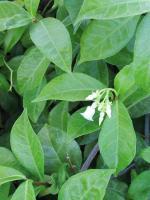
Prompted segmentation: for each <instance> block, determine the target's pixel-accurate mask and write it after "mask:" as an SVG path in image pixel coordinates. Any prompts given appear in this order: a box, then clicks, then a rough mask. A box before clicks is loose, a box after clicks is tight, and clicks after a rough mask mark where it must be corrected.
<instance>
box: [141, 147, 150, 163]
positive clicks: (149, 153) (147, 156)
mask: <svg viewBox="0 0 150 200" xmlns="http://www.w3.org/2000/svg"><path fill="white" fill-rule="evenodd" d="M141 157H142V158H143V159H144V160H145V161H146V162H148V163H150V147H147V148H145V149H143V151H142V153H141Z"/></svg>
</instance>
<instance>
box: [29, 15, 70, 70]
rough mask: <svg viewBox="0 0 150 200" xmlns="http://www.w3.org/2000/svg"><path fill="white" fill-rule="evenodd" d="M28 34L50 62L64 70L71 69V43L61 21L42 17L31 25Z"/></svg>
mask: <svg viewBox="0 0 150 200" xmlns="http://www.w3.org/2000/svg"><path fill="white" fill-rule="evenodd" d="M30 36H31V39H32V41H33V42H34V44H35V45H36V46H37V47H38V48H39V49H40V51H41V52H42V53H43V54H44V55H45V56H46V57H47V58H48V59H49V60H50V61H51V62H53V63H54V64H55V65H57V66H58V67H60V68H61V69H62V70H64V71H66V72H69V71H71V62H72V45H71V40H70V36H69V33H68V31H67V29H66V28H65V26H64V25H63V23H62V22H60V21H59V20H57V19H55V18H46V19H42V20H40V21H39V22H38V23H35V24H34V25H32V26H31V29H30Z"/></svg>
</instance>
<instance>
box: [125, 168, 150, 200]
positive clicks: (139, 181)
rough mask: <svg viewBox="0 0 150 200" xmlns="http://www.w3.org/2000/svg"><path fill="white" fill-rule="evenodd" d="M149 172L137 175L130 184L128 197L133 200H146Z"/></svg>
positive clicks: (149, 178) (149, 195) (149, 193)
mask: <svg viewBox="0 0 150 200" xmlns="http://www.w3.org/2000/svg"><path fill="white" fill-rule="evenodd" d="M149 183H150V170H149V171H144V172H142V173H141V174H139V175H138V176H137V177H136V178H135V179H134V180H133V181H132V183H131V185H130V188H129V191H128V193H129V197H130V198H131V199H133V200H146V199H147V200H148V199H149V197H150V184H149Z"/></svg>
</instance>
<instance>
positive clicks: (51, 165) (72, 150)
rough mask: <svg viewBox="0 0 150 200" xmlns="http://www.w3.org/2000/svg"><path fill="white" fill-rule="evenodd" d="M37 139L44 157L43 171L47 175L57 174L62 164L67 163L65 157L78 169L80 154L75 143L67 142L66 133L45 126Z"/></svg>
mask: <svg viewBox="0 0 150 200" xmlns="http://www.w3.org/2000/svg"><path fill="white" fill-rule="evenodd" d="M38 137H39V139H40V142H41V144H42V147H43V150H44V156H45V170H46V172H47V173H51V172H57V171H58V170H59V168H60V167H61V166H62V165H63V163H67V162H68V161H67V156H68V157H69V159H70V160H71V163H72V164H73V165H75V166H76V168H77V169H78V168H79V167H80V165H81V159H82V158H81V152H80V148H79V146H78V144H77V143H76V142H75V141H72V142H71V143H70V142H69V141H68V140H67V137H66V133H65V132H63V131H62V130H60V129H56V128H51V127H49V126H47V125H45V126H44V127H43V128H42V129H41V130H40V132H39V133H38Z"/></svg>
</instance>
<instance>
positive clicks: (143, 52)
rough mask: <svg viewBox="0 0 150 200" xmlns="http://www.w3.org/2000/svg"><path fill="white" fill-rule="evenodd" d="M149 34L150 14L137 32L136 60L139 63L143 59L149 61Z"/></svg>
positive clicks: (143, 20)
mask: <svg viewBox="0 0 150 200" xmlns="http://www.w3.org/2000/svg"><path fill="white" fill-rule="evenodd" d="M149 32H150V14H147V15H145V17H144V18H143V19H142V21H141V22H140V24H139V26H138V29H137V32H136V40H135V46H134V60H137V62H138V61H139V60H142V59H149V57H150V37H149V36H148V33H149Z"/></svg>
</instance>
